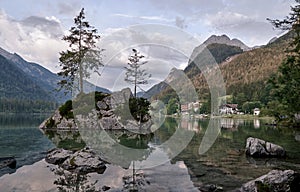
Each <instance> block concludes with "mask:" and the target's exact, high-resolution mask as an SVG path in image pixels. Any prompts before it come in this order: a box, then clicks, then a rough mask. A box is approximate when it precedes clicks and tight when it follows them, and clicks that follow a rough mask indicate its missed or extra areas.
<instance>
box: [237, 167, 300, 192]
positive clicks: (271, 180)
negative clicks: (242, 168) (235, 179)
mask: <svg viewBox="0 0 300 192" xmlns="http://www.w3.org/2000/svg"><path fill="white" fill-rule="evenodd" d="M299 189H300V174H299V173H296V172H295V171H293V170H285V171H280V170H272V171H270V172H269V173H267V174H266V175H263V176H261V177H259V178H257V179H254V180H252V181H249V182H247V183H246V184H244V185H243V186H242V187H241V188H240V189H239V190H238V191H239V192H257V191H270V192H271V191H272V192H283V191H284V192H296V191H299Z"/></svg>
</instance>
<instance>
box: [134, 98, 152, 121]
mask: <svg viewBox="0 0 300 192" xmlns="http://www.w3.org/2000/svg"><path fill="white" fill-rule="evenodd" d="M150 104H151V103H150V102H149V101H148V100H147V99H145V98H141V97H140V98H130V99H129V109H130V113H131V115H132V116H133V118H134V119H135V120H137V121H139V122H146V121H148V120H149V118H150V115H149V109H150Z"/></svg>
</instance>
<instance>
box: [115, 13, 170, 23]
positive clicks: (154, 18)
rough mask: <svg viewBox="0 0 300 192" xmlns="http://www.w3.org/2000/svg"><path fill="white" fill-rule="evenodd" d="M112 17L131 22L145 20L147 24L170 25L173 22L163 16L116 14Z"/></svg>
mask: <svg viewBox="0 0 300 192" xmlns="http://www.w3.org/2000/svg"><path fill="white" fill-rule="evenodd" d="M112 16H114V17H123V18H129V19H133V20H141V21H142V20H146V21H148V22H166V23H171V22H173V21H174V20H173V19H167V18H165V17H163V16H133V15H128V14H121V13H116V14H112Z"/></svg>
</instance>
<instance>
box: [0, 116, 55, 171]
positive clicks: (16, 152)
mask: <svg viewBox="0 0 300 192" xmlns="http://www.w3.org/2000/svg"><path fill="white" fill-rule="evenodd" d="M47 116H49V114H48V115H47V114H46V115H33V114H8V115H3V114H2V115H1V114H0V157H9V156H14V157H15V159H16V160H17V168H19V167H21V166H23V165H31V164H33V163H35V162H37V161H39V160H41V159H43V158H44V156H45V153H46V152H47V150H49V149H50V148H53V147H55V145H54V144H53V143H52V142H51V141H50V140H49V139H48V138H47V137H46V136H45V135H44V134H43V133H42V132H41V131H40V130H39V129H38V126H39V124H40V123H41V122H42V121H43V120H44V119H45V118H46V117H47ZM14 171H15V170H14V169H10V168H4V169H1V170H0V176H2V175H3V174H5V173H12V172H14Z"/></svg>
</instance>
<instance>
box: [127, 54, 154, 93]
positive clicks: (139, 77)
mask: <svg viewBox="0 0 300 192" xmlns="http://www.w3.org/2000/svg"><path fill="white" fill-rule="evenodd" d="M132 52H133V54H131V55H130V56H129V57H128V61H129V62H128V63H127V64H128V67H125V69H126V74H125V75H126V77H125V81H126V82H129V83H131V84H133V85H134V97H135V98H136V97H137V96H136V88H137V86H138V85H141V84H148V79H149V78H150V77H151V74H148V73H146V70H145V69H140V67H141V66H142V65H145V64H146V63H147V62H148V61H141V59H142V58H144V57H145V56H144V55H142V54H140V53H139V52H138V51H137V50H136V49H132Z"/></svg>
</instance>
